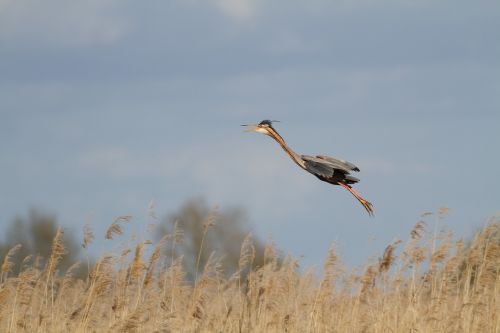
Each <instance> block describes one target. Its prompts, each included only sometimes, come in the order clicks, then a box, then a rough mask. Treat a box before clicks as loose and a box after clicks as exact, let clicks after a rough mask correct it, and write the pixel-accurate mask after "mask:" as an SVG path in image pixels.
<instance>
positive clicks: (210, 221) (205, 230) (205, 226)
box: [174, 206, 218, 281]
mask: <svg viewBox="0 0 500 333" xmlns="http://www.w3.org/2000/svg"><path fill="white" fill-rule="evenodd" d="M217 210H218V208H217V206H215V207H214V208H213V209H212V210H211V211H210V212H209V214H208V217H207V219H206V220H205V221H204V222H203V231H202V236H201V242H200V248H199V250H198V257H197V258H196V266H195V272H194V275H195V277H194V280H195V281H196V280H197V279H198V269H199V267H200V259H201V254H202V253H203V243H204V242H205V237H206V235H207V233H208V229H209V228H210V227H212V226H214V225H215V219H216V217H217ZM174 233H175V232H174Z"/></svg>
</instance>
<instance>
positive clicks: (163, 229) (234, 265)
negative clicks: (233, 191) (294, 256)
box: [0, 198, 264, 279]
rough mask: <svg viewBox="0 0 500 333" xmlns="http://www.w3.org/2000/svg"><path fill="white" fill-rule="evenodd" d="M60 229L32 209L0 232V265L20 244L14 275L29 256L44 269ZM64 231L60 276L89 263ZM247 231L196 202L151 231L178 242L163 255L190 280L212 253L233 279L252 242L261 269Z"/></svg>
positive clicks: (232, 214) (236, 215)
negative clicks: (178, 261) (172, 259)
mask: <svg viewBox="0 0 500 333" xmlns="http://www.w3.org/2000/svg"><path fill="white" fill-rule="evenodd" d="M58 226H59V224H58V221H57V218H56V216H55V215H53V214H49V213H46V212H43V211H40V210H34V209H33V210H31V211H30V212H29V213H28V215H27V216H25V217H23V216H19V217H16V218H15V219H14V220H12V222H11V223H10V224H8V225H7V226H4V227H3V228H2V229H3V230H1V233H0V235H3V237H1V236H0V264H1V262H2V261H3V260H4V258H5V256H6V254H7V252H8V251H9V250H10V249H11V248H13V247H14V246H16V245H17V244H21V248H20V249H19V250H18V251H17V252H16V253H15V255H14V256H13V257H12V258H11V261H12V262H13V263H14V269H13V273H14V274H17V273H18V272H19V270H20V269H21V264H22V262H23V260H24V259H25V258H26V257H28V256H30V255H33V256H34V257H37V256H38V257H39V263H40V264H41V265H42V267H43V265H44V264H45V262H46V260H47V258H49V257H50V253H51V248H52V241H53V239H54V237H55V235H56V232H57V229H58ZM82 230H83V226H82ZM63 231H65V233H64V236H63V243H64V247H65V255H64V256H63V258H62V260H61V262H60V265H59V266H58V269H59V271H60V272H61V273H64V272H65V271H66V270H67V269H68V268H69V267H71V266H72V265H73V264H74V263H76V262H77V261H81V262H82V263H86V262H87V260H88V258H84V257H83V255H82V254H83V253H82V246H83V245H82V241H83V237H81V236H80V235H74V234H72V233H70V232H69V231H68V230H65V229H64V228H63ZM250 231H251V228H250V226H249V223H248V219H247V216H246V214H245V212H244V210H243V209H242V208H238V207H230V208H227V209H218V208H210V207H209V206H208V205H207V203H206V201H205V200H203V199H200V198H198V199H191V200H188V201H186V202H185V203H184V204H183V205H181V207H180V208H179V209H178V210H176V211H174V212H172V213H171V214H169V215H167V217H166V218H163V219H161V220H160V222H159V223H158V226H157V227H156V228H155V232H154V235H155V236H154V237H155V238H156V239H155V240H156V241H159V240H160V239H161V238H162V237H163V236H164V235H165V234H167V233H168V234H170V235H175V236H176V237H177V241H176V246H175V248H173V251H174V252H175V253H172V248H169V249H168V250H166V251H170V252H169V253H168V254H167V255H169V256H175V257H179V256H182V257H183V265H184V269H185V271H186V273H187V277H188V278H189V279H193V278H194V277H195V276H196V274H197V272H201V271H202V270H203V268H204V266H205V264H206V262H207V260H208V258H209V256H210V255H211V254H212V253H213V254H214V255H215V256H216V257H217V258H222V264H223V265H222V266H223V269H224V272H225V273H226V274H227V275H229V274H232V273H234V272H235V271H236V270H237V269H238V265H239V259H240V252H241V246H242V244H243V242H244V240H245V238H247V237H250V236H251V240H252V244H253V248H254V253H255V260H254V265H261V264H262V261H263V252H264V247H263V244H262V242H261V241H260V240H259V239H258V238H257V237H256V236H255V235H251V234H250ZM249 235H250V236H249ZM83 243H85V242H83ZM86 245H88V244H86ZM90 246H92V245H90ZM91 261H92V260H91ZM90 267H92V265H90ZM87 269H88V265H87V264H82V265H80V267H79V269H78V270H76V271H75V276H79V277H82V278H84V277H86V276H87V274H88V271H87Z"/></svg>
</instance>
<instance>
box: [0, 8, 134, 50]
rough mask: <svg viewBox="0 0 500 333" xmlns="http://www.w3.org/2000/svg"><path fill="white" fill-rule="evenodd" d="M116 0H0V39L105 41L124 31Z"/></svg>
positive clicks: (65, 42) (53, 42)
mask: <svg viewBox="0 0 500 333" xmlns="http://www.w3.org/2000/svg"><path fill="white" fill-rule="evenodd" d="M118 3H119V2H118V1H117V0H87V1H65V0H46V1H37V0H24V1H10V0H0V41H10V42H20V44H22V43H24V42H30V44H32V43H42V44H48V45H55V46H61V45H63V46H87V45H94V44H108V43H113V42H115V41H117V40H118V39H120V38H121V37H122V36H123V34H124V32H125V31H126V24H125V23H124V21H123V19H122V18H119V17H117V16H116V15H113V14H112V13H111V12H112V10H113V9H114V8H115V7H116V6H117V5H118Z"/></svg>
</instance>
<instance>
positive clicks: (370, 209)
mask: <svg viewBox="0 0 500 333" xmlns="http://www.w3.org/2000/svg"><path fill="white" fill-rule="evenodd" d="M338 184H339V185H340V186H342V187H343V188H345V189H346V190H348V191H349V192H351V194H352V195H354V197H355V198H356V199H358V201H359V202H360V203H361V204H362V205H363V207H365V209H366V211H367V212H368V215H370V216H373V206H372V204H371V203H370V202H368V201H367V200H365V199H363V197H362V196H361V195H359V194H358V192H356V190H355V189H353V188H352V187H350V186H349V185H346V184H342V183H338Z"/></svg>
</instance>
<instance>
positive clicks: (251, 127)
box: [241, 124, 259, 132]
mask: <svg viewBox="0 0 500 333" xmlns="http://www.w3.org/2000/svg"><path fill="white" fill-rule="evenodd" d="M241 126H243V127H246V129H245V132H257V130H258V129H259V126H257V125H255V124H248V125H241Z"/></svg>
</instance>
